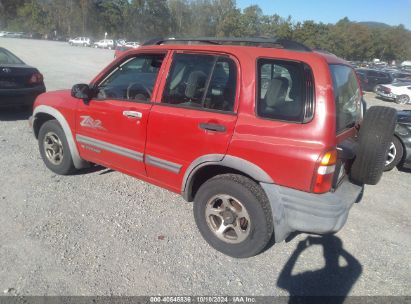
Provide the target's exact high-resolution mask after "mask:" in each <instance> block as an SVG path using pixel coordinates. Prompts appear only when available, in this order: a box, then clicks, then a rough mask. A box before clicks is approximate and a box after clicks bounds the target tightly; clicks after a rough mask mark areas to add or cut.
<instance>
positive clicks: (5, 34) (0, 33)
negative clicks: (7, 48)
mask: <svg viewBox="0 0 411 304" xmlns="http://www.w3.org/2000/svg"><path fill="white" fill-rule="evenodd" d="M8 33H9V32H5V31H1V32H0V37H5V36H7V34H8Z"/></svg>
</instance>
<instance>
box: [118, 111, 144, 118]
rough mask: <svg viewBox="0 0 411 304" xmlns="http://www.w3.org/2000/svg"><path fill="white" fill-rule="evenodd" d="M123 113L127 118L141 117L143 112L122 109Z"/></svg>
mask: <svg viewBox="0 0 411 304" xmlns="http://www.w3.org/2000/svg"><path fill="white" fill-rule="evenodd" d="M123 115H124V116H125V117H127V118H142V117H143V113H141V112H137V111H123Z"/></svg>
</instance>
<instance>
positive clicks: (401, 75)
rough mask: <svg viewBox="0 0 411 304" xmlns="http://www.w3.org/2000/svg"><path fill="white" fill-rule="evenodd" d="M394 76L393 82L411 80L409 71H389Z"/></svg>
mask: <svg viewBox="0 0 411 304" xmlns="http://www.w3.org/2000/svg"><path fill="white" fill-rule="evenodd" d="M389 73H390V74H391V76H392V78H393V82H407V81H411V73H409V72H407V71H398V70H397V71H392V72H389Z"/></svg>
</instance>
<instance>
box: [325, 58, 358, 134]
mask: <svg viewBox="0 0 411 304" xmlns="http://www.w3.org/2000/svg"><path fill="white" fill-rule="evenodd" d="M330 70H331V75H332V79H333V85H334V97H335V107H336V115H337V133H338V132H341V131H343V130H345V129H347V128H350V127H353V126H354V124H355V122H356V120H357V118H358V117H359V116H360V115H361V93H360V92H361V90H360V87H359V85H358V81H357V78H356V77H355V73H354V71H353V70H352V69H351V68H350V67H348V66H344V65H338V64H331V65H330Z"/></svg>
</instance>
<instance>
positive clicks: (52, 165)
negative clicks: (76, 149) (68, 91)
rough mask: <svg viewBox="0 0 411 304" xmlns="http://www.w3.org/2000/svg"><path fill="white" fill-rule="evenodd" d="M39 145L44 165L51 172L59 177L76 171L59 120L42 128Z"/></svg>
mask: <svg viewBox="0 0 411 304" xmlns="http://www.w3.org/2000/svg"><path fill="white" fill-rule="evenodd" d="M38 144H39V149H40V154H41V157H42V158H43V161H44V164H45V165H46V167H47V168H49V169H50V170H51V171H53V172H54V173H57V174H59V175H68V174H71V173H73V172H75V171H76V168H75V167H74V164H73V159H72V158H71V153H70V148H69V145H68V143H67V139H66V135H65V134H64V131H63V129H62V128H61V126H60V124H59V123H58V122H57V120H49V121H46V122H45V123H44V124H43V125H42V126H41V127H40V130H39V135H38Z"/></svg>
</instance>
